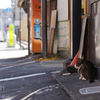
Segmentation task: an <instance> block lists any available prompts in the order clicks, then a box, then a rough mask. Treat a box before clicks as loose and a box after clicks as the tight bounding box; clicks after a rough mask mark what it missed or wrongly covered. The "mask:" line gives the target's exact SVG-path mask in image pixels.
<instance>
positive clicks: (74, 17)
mask: <svg viewBox="0 0 100 100" xmlns="http://www.w3.org/2000/svg"><path fill="white" fill-rule="evenodd" d="M80 36H81V0H77V2H76V0H71V58H72V59H73V58H74V57H75V55H76V54H77V52H78V50H79V44H80Z"/></svg>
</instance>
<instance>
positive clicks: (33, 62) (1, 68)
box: [0, 61, 35, 70]
mask: <svg viewBox="0 0 100 100" xmlns="http://www.w3.org/2000/svg"><path fill="white" fill-rule="evenodd" d="M31 63H35V61H31V62H26V63H21V64H17V65H13V66H8V67H4V68H0V70H3V69H8V68H12V67H16V66H21V65H27V64H31Z"/></svg>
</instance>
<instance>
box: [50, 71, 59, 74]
mask: <svg viewBox="0 0 100 100" xmlns="http://www.w3.org/2000/svg"><path fill="white" fill-rule="evenodd" d="M51 73H52V74H56V73H60V71H54V72H51Z"/></svg>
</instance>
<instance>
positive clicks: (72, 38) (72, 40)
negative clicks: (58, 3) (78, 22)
mask: <svg viewBox="0 0 100 100" xmlns="http://www.w3.org/2000/svg"><path fill="white" fill-rule="evenodd" d="M72 58H73V0H71V59H72Z"/></svg>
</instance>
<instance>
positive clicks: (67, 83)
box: [40, 60, 100, 100]
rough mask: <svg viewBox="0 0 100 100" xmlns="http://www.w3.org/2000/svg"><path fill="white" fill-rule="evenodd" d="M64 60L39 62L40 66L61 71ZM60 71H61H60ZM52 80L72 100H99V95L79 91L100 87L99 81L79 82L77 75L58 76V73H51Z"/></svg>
mask: <svg viewBox="0 0 100 100" xmlns="http://www.w3.org/2000/svg"><path fill="white" fill-rule="evenodd" d="M64 61H65V60H50V61H41V62H40V64H41V66H48V67H49V66H50V67H57V66H59V67H60V68H62V69H63V62H64ZM60 71H61V70H60ZM52 76H53V77H54V79H55V80H56V81H57V82H58V83H59V84H60V85H61V86H62V87H63V89H64V90H65V91H66V92H67V93H68V94H69V95H70V96H71V98H72V99H73V100H100V93H94V94H81V93H80V92H79V90H80V89H81V88H87V87H95V86H100V80H99V79H98V80H94V82H93V83H89V82H88V81H83V80H79V75H78V74H77V73H74V74H70V75H68V76H63V75H60V73H56V74H55V73H53V74H52Z"/></svg>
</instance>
